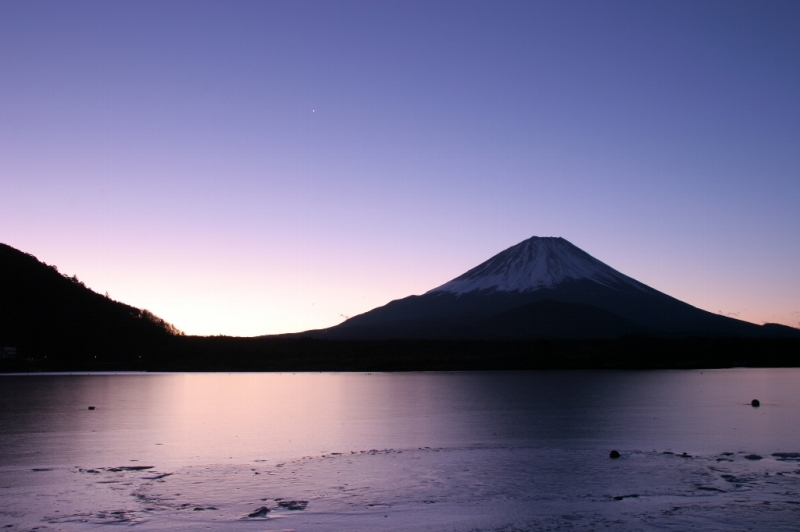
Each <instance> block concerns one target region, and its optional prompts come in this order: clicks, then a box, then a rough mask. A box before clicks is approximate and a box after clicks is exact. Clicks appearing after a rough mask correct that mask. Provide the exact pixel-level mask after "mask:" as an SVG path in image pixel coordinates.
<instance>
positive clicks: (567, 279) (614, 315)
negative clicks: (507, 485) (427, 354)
mask: <svg viewBox="0 0 800 532" xmlns="http://www.w3.org/2000/svg"><path fill="white" fill-rule="evenodd" d="M797 334H800V331H797V330H796V329H793V328H790V327H784V326H780V325H774V324H768V325H764V326H759V325H755V324H752V323H749V322H745V321H741V320H736V319H732V318H728V317H725V316H721V315H717V314H712V313H710V312H706V311H704V310H701V309H699V308H696V307H693V306H691V305H689V304H687V303H684V302H682V301H679V300H677V299H675V298H673V297H670V296H668V295H666V294H664V293H662V292H659V291H658V290H655V289H653V288H650V287H649V286H647V285H645V284H642V283H640V282H638V281H636V280H635V279H632V278H630V277H628V276H626V275H624V274H622V273H620V272H618V271H617V270H615V269H613V268H611V267H610V266H608V265H606V264H604V263H603V262H601V261H599V260H597V259H595V258H594V257H592V256H591V255H589V254H588V253H586V252H585V251H583V250H581V249H579V248H578V247H576V246H574V245H573V244H571V243H570V242H568V241H567V240H565V239H563V238H554V237H532V238H529V239H528V240H525V241H523V242H520V243H519V244H517V245H515V246H512V247H510V248H508V249H506V250H505V251H502V252H500V253H498V254H497V255H495V256H494V257H492V258H490V259H489V260H487V261H486V262H483V263H482V264H479V265H478V266H476V267H475V268H473V269H471V270H469V271H467V272H466V273H464V274H462V275H460V276H458V277H456V278H455V279H453V280H451V281H449V282H447V283H445V284H443V285H441V286H439V287H437V288H434V289H432V290H430V291H428V292H427V293H425V294H423V295H420V296H409V297H406V298H403V299H399V300H395V301H392V302H390V303H388V304H387V305H384V306H382V307H379V308H376V309H373V310H371V311H369V312H366V313H364V314H361V315H358V316H355V317H353V318H350V319H348V320H347V321H345V322H343V323H341V324H340V325H337V326H335V327H332V328H330V329H327V330H324V331H316V334H315V336H317V335H318V336H319V337H325V338H331V339H333V338H336V339H455V340H464V339H482V340H524V339H534V338H552V339H557V338H574V339H587V338H617V337H621V336H626V335H642V336H744V337H763V336H796V335H797Z"/></svg>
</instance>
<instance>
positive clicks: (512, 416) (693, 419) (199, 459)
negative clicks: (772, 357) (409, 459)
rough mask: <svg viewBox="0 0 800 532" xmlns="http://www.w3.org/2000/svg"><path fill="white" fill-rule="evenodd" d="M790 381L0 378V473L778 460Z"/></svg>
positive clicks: (793, 428)
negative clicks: (641, 458)
mask: <svg viewBox="0 0 800 532" xmlns="http://www.w3.org/2000/svg"><path fill="white" fill-rule="evenodd" d="M798 378H800V371H798V370H795V369H790V370H786V369H780V370H775V369H756V370H751V369H746V370H715V371H702V372H701V371H658V372H591V371H580V372H530V373H456V374H448V373H398V374H373V375H369V374H335V373H324V374H296V375H295V374H161V375H154V374H147V375H91V376H25V377H23V376H6V377H0V429H2V432H1V433H0V465H2V466H7V465H15V464H40V465H67V466H73V465H81V466H89V467H91V466H108V465H110V464H112V463H117V462H120V463H122V462H127V461H129V460H138V461H140V462H156V463H158V464H161V465H167V464H174V465H178V464H184V463H211V462H215V463H216V462H225V461H230V460H233V461H239V462H241V461H251V460H256V459H264V460H269V461H273V460H284V459H289V458H295V457H299V456H305V455H319V454H320V453H323V452H349V451H360V450H365V449H383V448H396V449H399V448H418V447H426V446H427V447H450V446H474V445H488V446H493V445H507V446H549V447H561V448H596V447H601V448H606V447H618V448H630V449H633V448H637V449H647V450H652V449H673V450H675V451H678V452H682V451H689V452H692V451H694V452H700V451H704V452H720V451H724V450H733V451H738V450H740V449H748V450H752V451H761V452H763V453H769V452H774V451H786V450H788V451H794V450H796V449H794V447H793V445H794V442H797V441H800V423H798V421H800V389H799V388H798V387H797V386H796V383H797V381H798ZM753 398H758V399H760V400H761V403H762V407H761V408H758V409H755V408H752V407H750V406H748V404H749V402H750V400H751V399H753ZM89 405H93V406H96V407H97V409H96V410H94V411H89V410H87V407H88V406H89Z"/></svg>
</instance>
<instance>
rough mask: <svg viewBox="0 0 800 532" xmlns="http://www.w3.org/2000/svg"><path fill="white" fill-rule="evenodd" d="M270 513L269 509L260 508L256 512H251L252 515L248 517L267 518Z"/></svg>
mask: <svg viewBox="0 0 800 532" xmlns="http://www.w3.org/2000/svg"><path fill="white" fill-rule="evenodd" d="M268 513H269V508H267V507H266V506H262V507H261V508H259V509H258V510H256V511H255V512H251V513H249V514H247V517H251V518H254V517H266V516H267V514H268Z"/></svg>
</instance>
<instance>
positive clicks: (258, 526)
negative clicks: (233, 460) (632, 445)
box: [0, 446, 800, 532]
mask: <svg viewBox="0 0 800 532" xmlns="http://www.w3.org/2000/svg"><path fill="white" fill-rule="evenodd" d="M608 451H609V450H608V449H603V450H597V449H594V450H563V449H553V448H510V447H491V446H486V447H458V448H414V449H383V450H375V449H372V450H363V451H360V452H346V453H327V454H324V455H317V456H306V457H302V458H299V459H297V460H292V461H286V462H282V463H280V462H273V461H268V460H263V461H261V460H259V461H253V462H251V463H247V464H242V463H239V464H210V465H189V466H184V467H180V468H176V469H169V470H167V469H161V468H159V467H157V466H154V467H147V466H148V465H149V464H134V463H132V464H127V465H124V464H123V465H121V464H116V463H115V464H107V465H105V466H104V467H94V468H90V467H86V466H80V465H76V467H72V468H52V469H50V468H45V469H33V470H32V469H30V468H21V467H3V468H0V484H2V485H0V530H2V531H4V530H9V531H17V530H38V531H51V530H64V531H72V530H97V529H103V530H109V529H118V528H119V526H132V527H133V528H134V529H136V530H187V531H188V530H223V531H225V530H231V531H234V530H235V531H237V532H239V531H243V532H245V531H246V532H249V531H259V532H266V531H281V530H297V531H306V530H308V531H361V530H364V531H366V530H393V531H427V530H436V531H439V530H441V531H446V530H452V531H465V532H478V531H498V532H499V531H502V532H517V531H526V530H531V531H533V530H644V531H649V530H676V531H677V530H680V531H683V530H691V529H696V530H798V529H800V454H795V453H791V452H787V453H782V454H781V453H777V454H775V455H766V456H758V455H755V454H753V453H751V452H749V451H748V450H747V449H731V450H730V451H731V452H730V453H721V454H718V455H700V456H698V455H694V456H690V455H684V454H678V453H674V454H673V453H671V452H669V451H664V450H641V449H619V451H620V453H621V457H620V458H619V459H616V460H612V459H610V458H609V457H608ZM250 515H253V517H248V516H250ZM109 525H116V527H111V528H109Z"/></svg>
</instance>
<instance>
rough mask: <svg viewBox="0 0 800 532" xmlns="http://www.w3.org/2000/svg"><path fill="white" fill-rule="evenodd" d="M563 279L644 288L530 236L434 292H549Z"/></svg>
mask: <svg viewBox="0 0 800 532" xmlns="http://www.w3.org/2000/svg"><path fill="white" fill-rule="evenodd" d="M567 279H574V280H582V279H586V280H591V281H595V282H597V283H600V284H603V285H606V286H615V285H618V284H625V285H629V286H633V287H635V288H639V289H646V287H645V285H643V284H641V283H639V282H638V281H636V280H634V279H631V278H630V277H628V276H627V275H623V274H622V273H620V272H618V271H617V270H615V269H614V268H611V267H610V266H608V265H606V264H604V263H602V262H600V261H599V260H597V259H595V258H594V257H592V256H591V255H589V254H588V253H586V252H585V251H583V250H581V249H580V248H578V247H576V246H574V245H572V244H571V243H570V242H568V241H567V240H565V239H563V238H560V237H538V236H534V237H532V238H529V239H528V240H525V241H523V242H520V243H519V244H517V245H515V246H511V247H510V248H508V249H506V250H505V251H502V252H500V253H498V254H497V255H495V256H494V257H492V258H490V259H489V260H487V261H486V262H484V263H482V264H479V265H478V266H476V267H475V268H472V269H471V270H469V271H468V272H466V273H465V274H463V275H460V276H459V277H456V278H455V279H453V280H452V281H449V282H447V283H445V284H443V285H442V286H439V287H438V288H434V289H433V290H430V291H429V292H428V293H429V294H430V293H434V292H450V293H453V294H465V293H468V292H473V291H475V290H489V291H495V290H496V291H500V292H530V291H534V290H539V289H540V288H553V287H555V286H557V285H559V284H561V283H562V282H563V281H565V280H567Z"/></svg>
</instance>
